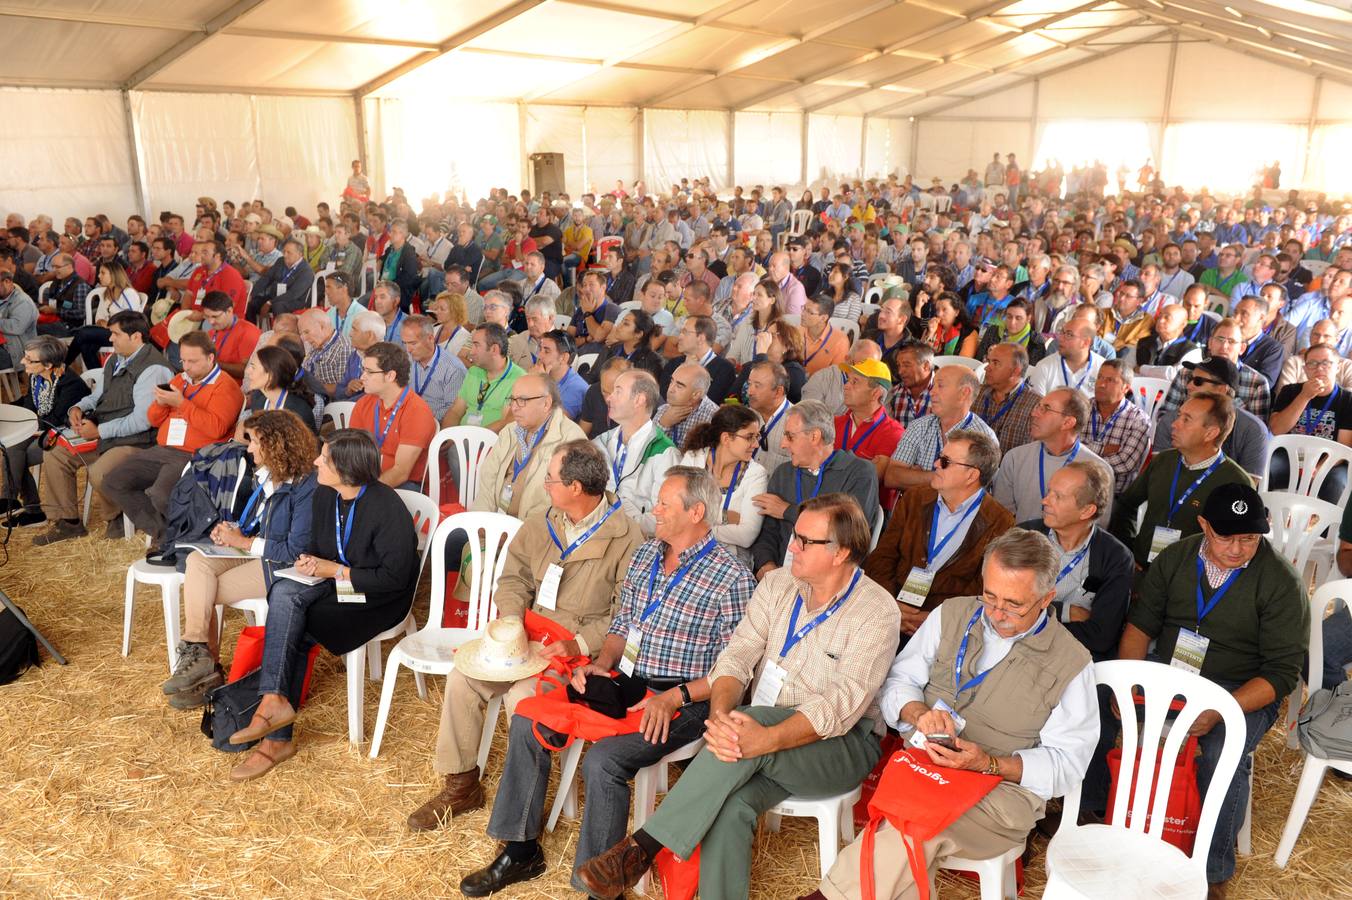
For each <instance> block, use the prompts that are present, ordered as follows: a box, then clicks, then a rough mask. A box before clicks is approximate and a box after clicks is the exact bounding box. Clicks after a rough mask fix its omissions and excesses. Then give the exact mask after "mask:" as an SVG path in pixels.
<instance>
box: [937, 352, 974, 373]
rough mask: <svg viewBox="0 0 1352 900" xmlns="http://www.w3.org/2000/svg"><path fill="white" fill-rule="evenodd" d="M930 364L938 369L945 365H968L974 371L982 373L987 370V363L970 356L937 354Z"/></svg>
mask: <svg viewBox="0 0 1352 900" xmlns="http://www.w3.org/2000/svg"><path fill="white" fill-rule="evenodd" d="M930 364H931V365H932V366H934V368H936V369H941V368H943V367H944V366H966V367H967V368H969V369H971V370H972V371H973V372H977V373H982V372H985V371H986V365H985V363H982V362H980V361H979V360H975V359H972V358H971V357H970V356H936V357H934V358H933V359H932V360H930Z"/></svg>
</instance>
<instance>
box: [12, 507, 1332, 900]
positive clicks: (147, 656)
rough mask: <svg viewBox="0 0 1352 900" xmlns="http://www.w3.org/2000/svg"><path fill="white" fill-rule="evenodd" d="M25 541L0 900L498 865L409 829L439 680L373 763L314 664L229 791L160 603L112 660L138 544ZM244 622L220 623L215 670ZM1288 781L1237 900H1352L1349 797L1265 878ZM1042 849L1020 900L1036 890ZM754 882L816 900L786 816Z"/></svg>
mask: <svg viewBox="0 0 1352 900" xmlns="http://www.w3.org/2000/svg"><path fill="white" fill-rule="evenodd" d="M32 536H33V532H32V531H31V530H25V531H20V532H15V533H14V536H13V539H12V541H11V543H10V548H9V549H10V560H9V562H8V564H7V565H5V566H4V567H3V568H0V588H3V589H4V590H5V591H7V592H8V593H9V594H10V595H11V596H12V597H13V598H14V599H15V600H16V601H17V602H18V603H19V604H20V605H21V606H23V607H24V608H25V609H26V610H27V612H28V613H29V615H30V616H31V617H32V618H33V620H34V621H35V622H36V623H37V624H38V625H39V627H41V628H42V629H44V631H45V632H46V633H47V635H48V636H49V637H50V638H51V639H52V640H53V641H54V642H55V643H56V645H57V647H58V648H59V649H61V650H62V651H63V652H64V653H65V654H66V655H67V656H68V657H69V658H70V661H71V664H70V665H69V666H67V667H61V666H57V665H55V664H52V663H50V662H47V663H45V664H44V665H43V666H42V667H41V668H40V669H36V670H32V671H30V672H29V673H27V674H26V675H24V676H23V677H22V678H21V679H20V680H19V681H18V682H16V683H14V684H11V685H9V686H5V687H0V779H2V781H0V787H2V788H3V790H0V896H3V897H24V898H28V897H34V898H46V897H107V898H160V897H176V898H177V897H187V898H196V897H202V898H207V897H211V898H216V897H241V898H256V897H323V898H377V897H399V898H422V897H427V898H431V897H446V896H458V892H457V890H456V887H457V885H458V883H459V879H460V878H461V877H462V876H463V875H464V874H466V873H467V872H469V871H471V870H473V869H474V868H477V867H478V866H480V865H482V864H484V863H485V862H486V861H487V860H489V859H491V858H492V856H493V855H494V853H495V845H494V843H493V842H492V841H490V840H489V839H487V838H486V837H485V835H484V828H485V825H486V823H487V819H488V813H487V811H486V810H483V811H480V812H478V813H475V814H472V815H470V816H467V817H465V818H463V819H456V820H455V822H454V825H453V826H452V827H450V828H448V829H445V830H443V831H440V832H436V833H431V834H412V833H410V832H409V830H408V829H407V827H406V826H405V825H404V818H405V816H406V815H407V814H408V812H409V811H410V810H411V809H412V808H413V807H415V806H416V805H418V804H419V803H420V802H422V800H423V799H424V798H425V797H426V796H427V795H428V793H429V791H430V790H431V788H432V787H433V773H432V770H431V764H430V754H431V747H432V742H433V739H434V735H435V730H436V721H437V708H438V707H437V702H438V701H439V698H440V689H441V685H440V683H439V680H438V679H431V682H432V684H431V690H432V697H431V702H420V701H419V700H418V699H417V696H416V694H415V693H414V690H413V682H412V678H411V677H410V676H409V674H408V673H407V672H404V673H403V674H402V676H401V679H400V682H399V685H398V690H397V692H396V695H395V705H394V710H393V714H392V716H391V721H390V728H389V729H388V731H387V733H386V736H385V742H384V746H383V748H382V752H381V756H380V758H379V759H376V760H371V759H368V758H367V757H366V756H365V754H364V749H365V748H363V749H362V750H361V751H359V750H357V749H354V748H352V747H350V746H349V744H348V742H347V736H346V702H345V689H344V680H343V676H342V670H341V663H340V662H339V661H337V660H335V659H334V658H332V657H330V656H327V655H321V656H320V659H319V662H318V664H317V666H316V672H315V683H314V690H313V693H312V695H311V698H310V702H309V703H308V705H307V706H306V708H305V709H304V710H303V711H302V714H301V719H300V721H299V724H298V727H297V734H298V739H299V741H300V752H299V753H298V755H297V756H296V757H295V758H294V759H292V760H290V761H289V762H287V763H285V764H284V765H282V766H281V767H279V768H278V769H277V770H276V771H275V772H273V773H271V774H270V775H268V776H267V777H265V778H264V779H262V780H260V781H257V782H254V783H251V784H247V785H243V786H235V785H232V784H230V783H229V782H228V781H227V780H226V777H225V776H226V773H227V772H228V771H229V769H230V767H231V766H232V765H233V763H234V760H235V758H234V757H232V756H228V755H225V754H221V753H218V752H216V751H215V750H213V749H212V748H211V746H210V744H209V743H208V742H207V741H206V739H205V738H203V737H202V735H201V734H200V732H199V731H198V724H199V720H200V715H199V714H197V713H184V712H177V711H175V710H172V709H170V708H169V707H168V706H167V705H166V704H165V702H164V697H163V695H162V694H161V693H160V690H159V683H160V682H161V681H162V680H163V679H164V678H165V677H166V657H165V647H164V631H163V624H162V621H161V614H160V605H159V602H158V599H159V597H158V589H157V588H153V587H142V588H140V589H139V591H138V594H137V601H138V602H137V606H136V614H135V623H134V629H133V641H132V650H131V655H130V656H129V657H128V658H125V659H124V658H123V657H122V656H120V655H119V646H120V640H121V625H122V585H123V578H124V574H125V571H126V566H127V565H128V564H129V563H130V562H131V561H132V560H134V559H135V558H137V556H139V555H140V554H141V553H142V552H143V550H142V549H141V547H140V542H139V541H135V542H132V541H106V540H103V539H102V538H84V539H80V540H76V541H68V542H65V543H62V544H58V545H56V546H53V547H46V548H36V549H35V548H32V547H31V546H30V541H31V539H32ZM425 590H426V587H425V586H424V593H425ZM421 608H425V606H421V605H420V609H421ZM240 624H241V617H240V616H238V615H236V614H233V613H231V614H228V616H227V624H226V638H225V640H224V643H225V647H226V655H227V657H228V654H229V651H230V648H231V647H232V646H233V640H234V639H233V635H234V634H235V633H236V632H237V631H238V629H239V627H240ZM366 697H367V708H366V723H367V732H368V736H369V731H370V728H371V727H372V725H373V724H374V721H375V709H376V705H377V703H378V701H379V686H378V685H376V684H373V683H368V688H367V693H366ZM502 743H503V741H502V737H501V735H500V736H499V738H498V742H497V746H496V749H495V752H494V755H493V757H492V758H491V759H490V761H489V765H488V775H487V781H488V790H489V794H490V796H491V795H492V793H493V790H494V788H495V786H496V780H497V773H498V772H499V771H500V768H501V755H500V754H501V751H502ZM1298 772H1299V755H1298V754H1297V753H1296V752H1294V751H1287V750H1285V749H1284V745H1283V744H1282V742H1281V740H1280V739H1279V735H1278V734H1277V733H1276V732H1274V733H1273V734H1271V735H1269V736H1268V738H1267V740H1266V741H1265V742H1264V744H1263V746H1262V747H1261V749H1260V751H1259V757H1258V773H1259V774H1258V779H1257V788H1256V790H1257V803H1256V810H1255V813H1256V815H1255V818H1256V821H1255V825H1254V837H1253V843H1254V849H1255V855H1254V856H1253V857H1252V858H1250V859H1247V860H1243V859H1242V860H1241V861H1240V867H1239V872H1238V875H1237V877H1236V880H1235V881H1234V882H1233V884H1232V891H1231V896H1232V897H1238V898H1265V897H1283V898H1297V897H1299V898H1312V897H1347V896H1349V895H1352V853H1349V852H1348V850H1349V837H1348V825H1349V823H1352V790H1349V786H1348V785H1347V784H1346V783H1345V782H1340V781H1339V782H1333V781H1331V780H1330V781H1329V782H1327V783H1326V784H1325V787H1324V789H1323V792H1322V793H1321V795H1320V798H1319V801H1318V803H1317V804H1316V806H1315V809H1314V812H1313V814H1312V815H1311V818H1310V822H1309V823H1308V824H1307V826H1306V828H1305V831H1304V834H1303V835H1302V837H1301V840H1300V843H1299V844H1298V845H1297V849H1296V853H1295V856H1294V858H1293V859H1292V862H1291V866H1290V867H1289V868H1288V869H1287V870H1286V871H1284V872H1281V871H1278V870H1277V869H1276V868H1274V867H1273V865H1272V853H1273V851H1274V849H1275V848H1276V843H1277V837H1278V834H1279V833H1280V830H1281V826H1282V823H1283V821H1284V819H1285V815H1286V809H1287V806H1288V803H1289V800H1290V798H1291V797H1292V796H1293V794H1294V791H1295V784H1296V778H1297V776H1298ZM584 789H585V788H584ZM576 830H577V826H576V823H573V822H568V821H566V820H565V821H563V822H561V824H560V827H559V829H558V830H557V831H556V832H555V833H554V834H552V835H547V836H546V838H545V848H546V851H547V854H548V858H549V861H550V866H551V868H550V871H549V873H548V874H547V875H546V876H545V877H544V878H541V879H538V880H537V881H534V882H531V883H529V884H527V885H522V886H518V887H517V888H516V889H514V890H512V891H509V892H507V893H505V894H503V895H502V896H506V897H532V898H535V897H567V896H576V895H575V894H572V892H571V891H570V890H569V888H568V876H567V872H568V866H569V865H570V864H571V860H572V855H573V849H574V846H575V842H576ZM1043 845H1044V842H1041V841H1039V842H1038V844H1037V845H1036V848H1037V855H1036V856H1035V859H1034V862H1033V864H1032V865H1031V866H1030V867H1029V873H1028V876H1029V877H1028V882H1029V887H1030V890H1029V891H1028V892H1027V893H1026V894H1025V896H1037V894H1038V893H1039V888H1040V885H1041V883H1042V865H1043V863H1042V856H1041V849H1042V847H1043ZM753 869H754V871H753V882H754V884H755V885H756V888H755V892H754V896H756V897H757V898H783V897H790V898H791V897H796V896H798V895H800V894H803V893H806V892H808V891H809V890H811V889H812V888H813V887H814V885H815V882H816V877H817V876H816V869H817V851H816V830H815V825H810V824H809V823H807V822H802V821H796V820H786V821H785V825H784V829H783V830H782V831H781V832H780V833H778V834H770V833H762V834H761V835H760V836H759V837H758V838H757V841H756V845H755V858H754V862H753ZM942 878H943V883H942V885H941V888H940V891H941V893H942V894H943V895H945V896H949V897H975V896H976V889H975V886H974V885H973V884H970V883H966V882H961V881H958V880H956V879H954V878H952V877H951V876H948V875H944V876H942Z"/></svg>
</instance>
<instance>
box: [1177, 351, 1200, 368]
mask: <svg viewBox="0 0 1352 900" xmlns="http://www.w3.org/2000/svg"><path fill="white" fill-rule="evenodd" d="M1204 356H1205V354H1204V353H1202V348H1201V347H1193V348H1192V349H1191V350H1189V351H1188V352H1187V353H1184V354H1183V355H1182V356H1180V357H1179V358H1178V364H1179V365H1180V366H1181V365H1183V364H1184V363H1194V364H1195V363H1199V362H1201V361H1202V358H1203V357H1204Z"/></svg>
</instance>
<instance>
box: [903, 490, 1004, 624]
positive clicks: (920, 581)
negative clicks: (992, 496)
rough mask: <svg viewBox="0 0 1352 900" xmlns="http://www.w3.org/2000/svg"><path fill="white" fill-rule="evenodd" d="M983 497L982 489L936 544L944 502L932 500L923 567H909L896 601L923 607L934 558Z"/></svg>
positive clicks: (932, 580) (938, 498) (930, 583)
mask: <svg viewBox="0 0 1352 900" xmlns="http://www.w3.org/2000/svg"><path fill="white" fill-rule="evenodd" d="M985 496H986V491H985V489H984V488H983V489H982V490H979V491H977V492H976V496H975V497H973V498H972V499H971V501H970V502H969V503H968V505H967V508H966V509H965V510H963V512H962V515H961V516H959V517H958V521H957V522H955V523H954V524H953V527H952V528H951V529H950V530H949V532H948V534H946V535H944V536H943V539H942V540H940V541H939V543H938V544H936V543H935V542H934V538H935V536H936V535H937V534H938V531H939V504H940V503H943V502H944V501H943V498H942V497H936V498H934V513H933V515H931V516H930V527H929V534H928V535H927V536H926V538H925V565H924V566H912V567H911V572H910V574H909V575H907V576H906V582H905V583H904V584H903V585H902V586H901V590H900V591H898V592H897V599H898V600H900V601H901V602H902V603H909V604H910V605H911V606H914V607H917V608H919V607H921V606H924V605H925V599H926V598H927V597H928V596H929V592H930V588H931V587H933V586H934V574H935V573H934V569H933V566H934V557H935V556H936V555H938V554H939V553H941V552H942V551H943V549H944V548H945V547H947V546H948V542H949V541H951V540H953V536H954V535H955V534H957V533H958V530H959V529H961V528H962V526H963V523H964V522H966V521H967V520H968V519H969V518H970V517H971V516H972V514H973V513H975V512H976V510H977V507H979V506H980V505H981V501H982V500H983V499H984V498H985Z"/></svg>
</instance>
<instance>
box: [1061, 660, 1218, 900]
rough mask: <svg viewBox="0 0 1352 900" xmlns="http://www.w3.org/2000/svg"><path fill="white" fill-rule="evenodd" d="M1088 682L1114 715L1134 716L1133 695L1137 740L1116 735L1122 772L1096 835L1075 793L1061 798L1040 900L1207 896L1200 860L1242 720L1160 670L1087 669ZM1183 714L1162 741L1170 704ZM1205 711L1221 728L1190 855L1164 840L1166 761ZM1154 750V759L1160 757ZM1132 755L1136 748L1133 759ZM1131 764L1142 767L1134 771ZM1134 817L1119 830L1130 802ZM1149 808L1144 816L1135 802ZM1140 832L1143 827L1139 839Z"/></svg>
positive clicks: (1125, 732)
mask: <svg viewBox="0 0 1352 900" xmlns="http://www.w3.org/2000/svg"><path fill="white" fill-rule="evenodd" d="M1094 678H1095V681H1097V682H1098V683H1099V684H1101V685H1106V686H1107V687H1108V688H1109V689H1111V691H1112V693H1113V695H1114V697H1115V698H1116V700H1117V707H1118V709H1122V710H1132V709H1133V708H1135V704H1134V700H1133V696H1132V689H1133V688H1134V687H1136V686H1139V687H1140V688H1141V691H1142V694H1143V699H1144V722H1143V726H1142V734H1140V735H1138V734H1137V729H1136V728H1135V727H1130V726H1131V723H1132V721H1133V720H1132V717H1131V716H1126V717H1125V720H1126V721H1127V723H1128V727H1124V728H1123V729H1122V767H1121V770H1120V773H1119V778H1118V783H1117V793H1116V795H1115V798H1114V800H1115V802H1114V804H1113V818H1112V821H1111V822H1110V823H1106V824H1103V825H1080V824H1078V821H1077V820H1078V818H1079V810H1080V785H1079V783H1076V784H1074V785H1073V786H1072V787H1071V789H1070V790H1069V791H1068V792H1067V793H1066V797H1065V800H1064V812H1063V813H1062V816H1061V827H1060V828H1059V829H1058V830H1057V833H1056V836H1055V837H1054V838H1052V840H1051V843H1050V844H1049V845H1048V846H1047V888H1046V892H1045V893H1044V894H1043V897H1044V898H1045V900H1062V898H1071V897H1074V898H1099V897H1114V898H1123V900H1125V898H1136V897H1139V898H1147V897H1149V898H1158V897H1196V898H1202V897H1205V896H1206V893H1207V881H1206V858H1207V852H1208V850H1209V849H1210V848H1211V839H1212V836H1213V834H1214V833H1215V830H1216V819H1217V818H1218V817H1219V816H1220V811H1221V804H1222V802H1223V801H1224V799H1225V792H1226V790H1227V789H1228V788H1229V785H1230V782H1231V781H1232V780H1233V779H1234V776H1235V770H1236V769H1237V768H1238V766H1239V759H1240V754H1241V753H1242V752H1243V749H1244V736H1245V729H1244V713H1243V711H1241V710H1240V708H1239V703H1238V702H1236V701H1235V698H1234V697H1232V696H1231V695H1230V692H1229V691H1227V690H1225V689H1224V688H1222V687H1221V686H1220V685H1218V684H1216V683H1215V682H1213V681H1209V680H1207V679H1205V678H1203V677H1201V676H1200V675H1194V674H1192V673H1190V672H1185V671H1183V670H1182V669H1177V668H1174V667H1173V666H1166V665H1164V664H1163V663H1155V662H1146V661H1143V660H1108V661H1106V662H1100V663H1095V664H1094ZM1178 696H1181V697H1182V698H1183V708H1182V709H1181V710H1179V711H1178V717H1177V719H1175V720H1174V721H1173V722H1172V723H1170V725H1169V727H1168V732H1167V735H1166V733H1165V726H1166V723H1165V718H1166V715H1167V714H1168V713H1169V707H1170V705H1171V703H1172V701H1173V700H1174V698H1175V697H1178ZM1206 710H1214V711H1216V712H1217V713H1219V714H1220V717H1221V720H1222V722H1223V723H1224V725H1225V743H1224V745H1223V746H1222V748H1221V753H1220V758H1219V760H1218V761H1217V764H1216V771H1215V774H1214V776H1213V777H1212V779H1211V785H1210V789H1209V790H1208V791H1207V793H1206V796H1205V797H1204V798H1203V800H1202V814H1201V818H1200V819H1199V821H1198V823H1197V837H1196V840H1195V842H1194V844H1193V851H1192V855H1191V856H1188V855H1186V854H1184V853H1183V851H1182V850H1180V849H1178V848H1177V847H1175V846H1173V845H1172V844H1167V843H1165V842H1164V840H1163V832H1164V821H1165V818H1166V816H1165V811H1166V809H1167V807H1168V803H1169V788H1170V785H1171V783H1172V782H1173V777H1174V765H1173V761H1174V760H1175V759H1176V758H1177V757H1178V754H1179V751H1180V749H1182V747H1183V743H1184V741H1185V740H1186V739H1187V732H1188V729H1189V728H1190V727H1191V726H1192V724H1193V723H1194V722H1195V721H1196V720H1197V717H1198V716H1199V715H1201V714H1202V713H1203V712H1205V711H1206ZM1161 746H1162V750H1161V749H1160V748H1161ZM1138 748H1143V752H1141V753H1140V757H1141V758H1140V759H1139V760H1138V759H1137V756H1138ZM1138 763H1141V764H1140V765H1138ZM1133 796H1134V797H1136V798H1138V800H1137V803H1136V806H1137V808H1136V810H1135V815H1133V816H1132V817H1131V821H1130V823H1128V822H1127V812H1128V809H1129V807H1130V805H1131V798H1132V797H1133ZM1146 797H1148V798H1151V802H1150V803H1149V807H1148V809H1142V807H1143V806H1144V805H1145V804H1144V802H1143V801H1142V800H1141V799H1139V798H1146ZM1147 823H1149V827H1148V829H1147Z"/></svg>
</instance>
